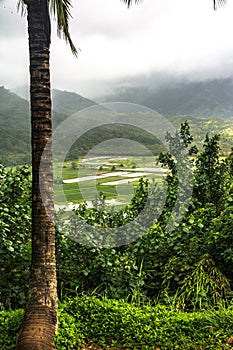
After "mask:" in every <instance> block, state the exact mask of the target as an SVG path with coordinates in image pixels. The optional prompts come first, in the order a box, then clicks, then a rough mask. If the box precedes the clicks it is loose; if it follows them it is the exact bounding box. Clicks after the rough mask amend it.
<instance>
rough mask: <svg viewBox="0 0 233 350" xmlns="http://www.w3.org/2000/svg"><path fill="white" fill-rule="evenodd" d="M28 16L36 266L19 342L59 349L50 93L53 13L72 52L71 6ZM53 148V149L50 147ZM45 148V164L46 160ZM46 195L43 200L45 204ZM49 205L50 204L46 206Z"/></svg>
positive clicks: (37, 0)
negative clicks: (51, 16) (51, 24)
mask: <svg viewBox="0 0 233 350" xmlns="http://www.w3.org/2000/svg"><path fill="white" fill-rule="evenodd" d="M20 5H22V6H23V9H25V6H26V11H27V21H28V35H29V54H30V99H31V145H32V261H31V277H30V291H29V296H28V304H27V307H26V310H25V317H24V320H23V323H22V327H21V331H20V333H19V336H18V339H17V345H16V349H18V350H31V349H33V350H37V349H38V350H39V349H41V350H42V349H43V350H44V349H46V350H50V349H55V345H54V340H53V338H54V334H55V331H56V328H57V282H56V257H55V227H54V219H53V217H54V199H53V170H52V143H51V136H52V121H51V92H50V62H49V59H50V51H49V48H50V13H49V5H50V6H51V9H52V12H53V15H54V16H55V17H56V19H57V27H58V34H59V35H61V34H62V33H63V34H64V38H65V39H66V41H68V43H69V45H70V47H71V50H72V52H73V53H74V54H75V55H77V50H76V48H75V46H74V45H73V43H72V40H71V38H70V35H69V18H70V7H71V3H70V1H69V0H51V1H50V3H49V1H48V0H23V1H21V3H20ZM48 143H49V144H48ZM45 146H46V150H47V151H46V158H45V161H43V167H41V166H40V165H41V157H42V154H43V151H44V148H45ZM42 195H43V199H44V198H45V200H42ZM44 202H45V203H44Z"/></svg>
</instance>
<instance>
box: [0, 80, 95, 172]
mask: <svg viewBox="0 0 233 350" xmlns="http://www.w3.org/2000/svg"><path fill="white" fill-rule="evenodd" d="M52 97H53V108H54V109H53V126H54V127H55V128H56V127H57V126H58V125H59V124H60V123H61V122H62V121H64V120H65V119H66V118H67V117H68V116H69V115H70V114H73V113H75V112H77V111H79V110H81V109H83V108H86V107H90V106H93V105H95V102H93V101H91V100H89V99H86V98H84V97H82V96H80V95H78V94H76V93H68V92H66V91H59V90H54V91H53V93H52ZM29 110H30V108H29V102H28V101H27V100H26V99H24V98H22V97H19V96H18V95H17V94H15V93H13V92H11V91H9V90H7V89H5V88H4V87H3V86H1V87H0V161H2V162H3V163H4V164H6V165H14V164H23V163H25V162H26V163H29V162H30V159H31V155H30V112H29Z"/></svg>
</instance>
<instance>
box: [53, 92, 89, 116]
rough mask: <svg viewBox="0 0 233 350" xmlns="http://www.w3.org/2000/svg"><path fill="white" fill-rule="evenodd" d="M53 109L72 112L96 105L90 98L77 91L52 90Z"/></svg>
mask: <svg viewBox="0 0 233 350" xmlns="http://www.w3.org/2000/svg"><path fill="white" fill-rule="evenodd" d="M52 102H53V110H54V111H56V112H59V113H65V114H72V113H75V112H78V111H80V110H81V109H84V108H87V107H91V106H94V105H96V103H95V102H94V101H92V100H89V99H88V98H85V97H83V96H81V95H78V94H76V93H75V92H68V91H60V90H56V89H53V90H52Z"/></svg>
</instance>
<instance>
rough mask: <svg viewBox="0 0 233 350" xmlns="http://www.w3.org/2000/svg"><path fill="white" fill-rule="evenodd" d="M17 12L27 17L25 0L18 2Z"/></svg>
mask: <svg viewBox="0 0 233 350" xmlns="http://www.w3.org/2000/svg"><path fill="white" fill-rule="evenodd" d="M17 11H20V12H21V16H25V15H26V11H27V7H26V5H25V3H24V1H23V0H18V3H17Z"/></svg>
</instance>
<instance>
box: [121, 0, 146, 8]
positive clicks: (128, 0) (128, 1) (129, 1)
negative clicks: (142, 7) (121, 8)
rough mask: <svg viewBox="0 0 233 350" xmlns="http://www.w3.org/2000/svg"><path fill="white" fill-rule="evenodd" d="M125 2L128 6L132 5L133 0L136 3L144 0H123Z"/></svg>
mask: <svg viewBox="0 0 233 350" xmlns="http://www.w3.org/2000/svg"><path fill="white" fill-rule="evenodd" d="M122 1H123V2H124V3H125V4H127V6H128V7H130V6H131V5H132V3H133V2H135V4H138V3H139V2H142V1H143V0H122Z"/></svg>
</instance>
